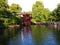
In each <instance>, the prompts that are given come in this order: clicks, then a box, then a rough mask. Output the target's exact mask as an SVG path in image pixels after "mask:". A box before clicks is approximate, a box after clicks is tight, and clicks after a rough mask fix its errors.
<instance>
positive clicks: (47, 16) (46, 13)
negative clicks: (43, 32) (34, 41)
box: [43, 8, 51, 21]
mask: <svg viewBox="0 0 60 45" xmlns="http://www.w3.org/2000/svg"><path fill="white" fill-rule="evenodd" d="M50 13H51V12H50V10H49V9H48V8H44V15H43V16H44V19H45V21H49V18H50Z"/></svg>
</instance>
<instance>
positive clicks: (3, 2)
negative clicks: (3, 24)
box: [0, 0, 8, 17]
mask: <svg viewBox="0 0 60 45" xmlns="http://www.w3.org/2000/svg"><path fill="white" fill-rule="evenodd" d="M7 1H8V0H0V17H1V16H2V15H5V14H6V12H5V11H7V9H8V2H7Z"/></svg>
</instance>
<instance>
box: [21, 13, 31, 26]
mask: <svg viewBox="0 0 60 45" xmlns="http://www.w3.org/2000/svg"><path fill="white" fill-rule="evenodd" d="M21 17H23V24H24V25H25V26H29V25H30V22H31V17H32V16H31V14H28V13H23V14H21Z"/></svg>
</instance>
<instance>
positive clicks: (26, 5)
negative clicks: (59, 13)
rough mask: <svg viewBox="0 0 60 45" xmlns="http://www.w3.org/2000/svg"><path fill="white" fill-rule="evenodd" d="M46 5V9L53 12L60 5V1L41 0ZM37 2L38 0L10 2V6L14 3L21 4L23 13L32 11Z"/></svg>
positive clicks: (11, 0)
mask: <svg viewBox="0 0 60 45" xmlns="http://www.w3.org/2000/svg"><path fill="white" fill-rule="evenodd" d="M41 1H42V2H43V4H44V7H46V8H49V9H50V10H53V9H54V8H56V7H57V4H58V3H60V0H41ZM35 2H36V0H8V4H9V5H11V4H12V3H16V4H19V5H20V6H21V7H22V11H31V10H32V5H33V4H34V3H35Z"/></svg>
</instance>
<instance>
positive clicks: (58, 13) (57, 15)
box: [51, 3, 60, 21]
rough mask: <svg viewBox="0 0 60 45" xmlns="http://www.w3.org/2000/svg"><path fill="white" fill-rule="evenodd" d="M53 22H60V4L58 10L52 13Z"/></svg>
mask: <svg viewBox="0 0 60 45" xmlns="http://www.w3.org/2000/svg"><path fill="white" fill-rule="evenodd" d="M51 15H52V18H51V19H52V21H60V3H59V4H58V5H57V8H55V9H54V10H53V11H52V13H51Z"/></svg>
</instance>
